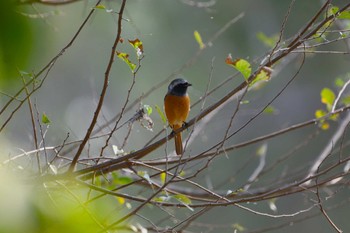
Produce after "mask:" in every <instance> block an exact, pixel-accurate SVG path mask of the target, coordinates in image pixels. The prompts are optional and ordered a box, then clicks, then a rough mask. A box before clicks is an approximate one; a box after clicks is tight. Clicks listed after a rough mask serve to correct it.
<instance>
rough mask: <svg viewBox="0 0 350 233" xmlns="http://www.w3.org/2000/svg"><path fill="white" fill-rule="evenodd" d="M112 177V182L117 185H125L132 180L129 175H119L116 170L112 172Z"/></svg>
mask: <svg viewBox="0 0 350 233" xmlns="http://www.w3.org/2000/svg"><path fill="white" fill-rule="evenodd" d="M112 177H113V183H114V184H117V185H126V184H130V183H131V182H133V181H134V180H133V179H132V178H130V177H129V176H125V175H120V174H119V173H118V172H113V173H112Z"/></svg>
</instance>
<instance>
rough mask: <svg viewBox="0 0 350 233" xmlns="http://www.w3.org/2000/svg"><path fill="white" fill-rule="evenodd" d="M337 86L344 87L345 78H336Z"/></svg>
mask: <svg viewBox="0 0 350 233" xmlns="http://www.w3.org/2000/svg"><path fill="white" fill-rule="evenodd" d="M334 84H335V86H337V87H343V86H344V80H343V79H342V78H336V79H335V81H334Z"/></svg>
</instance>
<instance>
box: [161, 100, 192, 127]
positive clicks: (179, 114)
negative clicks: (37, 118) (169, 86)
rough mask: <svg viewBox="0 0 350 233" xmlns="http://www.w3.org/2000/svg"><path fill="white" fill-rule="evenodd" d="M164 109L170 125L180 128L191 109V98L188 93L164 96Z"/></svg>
mask: <svg viewBox="0 0 350 233" xmlns="http://www.w3.org/2000/svg"><path fill="white" fill-rule="evenodd" d="M164 110H165V114H166V116H167V118H168V122H169V125H170V126H171V127H172V128H173V129H174V128H175V129H177V128H180V127H181V126H182V124H183V123H184V122H185V121H186V119H187V116H188V112H189V111H190V98H189V96H188V95H185V96H176V95H166V96H165V98H164Z"/></svg>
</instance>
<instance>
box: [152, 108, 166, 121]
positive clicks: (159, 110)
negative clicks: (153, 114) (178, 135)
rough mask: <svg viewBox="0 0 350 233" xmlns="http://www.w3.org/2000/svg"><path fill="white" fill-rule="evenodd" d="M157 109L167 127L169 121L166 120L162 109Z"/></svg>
mask: <svg viewBox="0 0 350 233" xmlns="http://www.w3.org/2000/svg"><path fill="white" fill-rule="evenodd" d="M155 107H156V109H157V112H158V114H159V116H160V118H161V119H162V121H163V123H164V125H166V122H167V119H166V117H165V115H164V113H163V111H162V110H161V109H160V107H159V106H158V105H156V106H155Z"/></svg>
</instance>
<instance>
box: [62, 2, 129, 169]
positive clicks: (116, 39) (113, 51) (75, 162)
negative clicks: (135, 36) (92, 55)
mask: <svg viewBox="0 0 350 233" xmlns="http://www.w3.org/2000/svg"><path fill="white" fill-rule="evenodd" d="M125 5H126V0H123V1H122V4H121V6H120V10H119V16H118V32H117V36H116V38H115V41H114V44H113V47H112V51H111V55H110V58H109V62H108V65H107V69H106V72H105V79H104V82H103V87H102V91H101V95H100V99H99V101H98V104H97V107H96V110H95V113H94V117H93V118H92V121H91V123H90V126H89V128H88V130H87V132H86V134H85V137H84V139H83V141H82V142H81V144H80V146H79V148H78V151H77V153H76V154H75V156H74V158H73V161H72V163H71V164H70V166H69V169H68V171H69V172H72V171H73V170H74V168H75V165H76V164H77V162H78V159H79V157H80V155H81V153H82V152H83V149H84V147H85V145H86V143H87V142H88V140H89V138H90V135H91V133H92V130H93V129H94V127H95V125H96V123H97V118H98V115H99V114H100V112H101V108H102V105H103V101H104V98H105V96H106V92H107V88H108V82H109V76H110V73H111V69H112V66H113V62H114V58H115V51H116V48H117V46H118V44H119V41H120V38H121V34H122V20H123V12H124V9H125Z"/></svg>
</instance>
